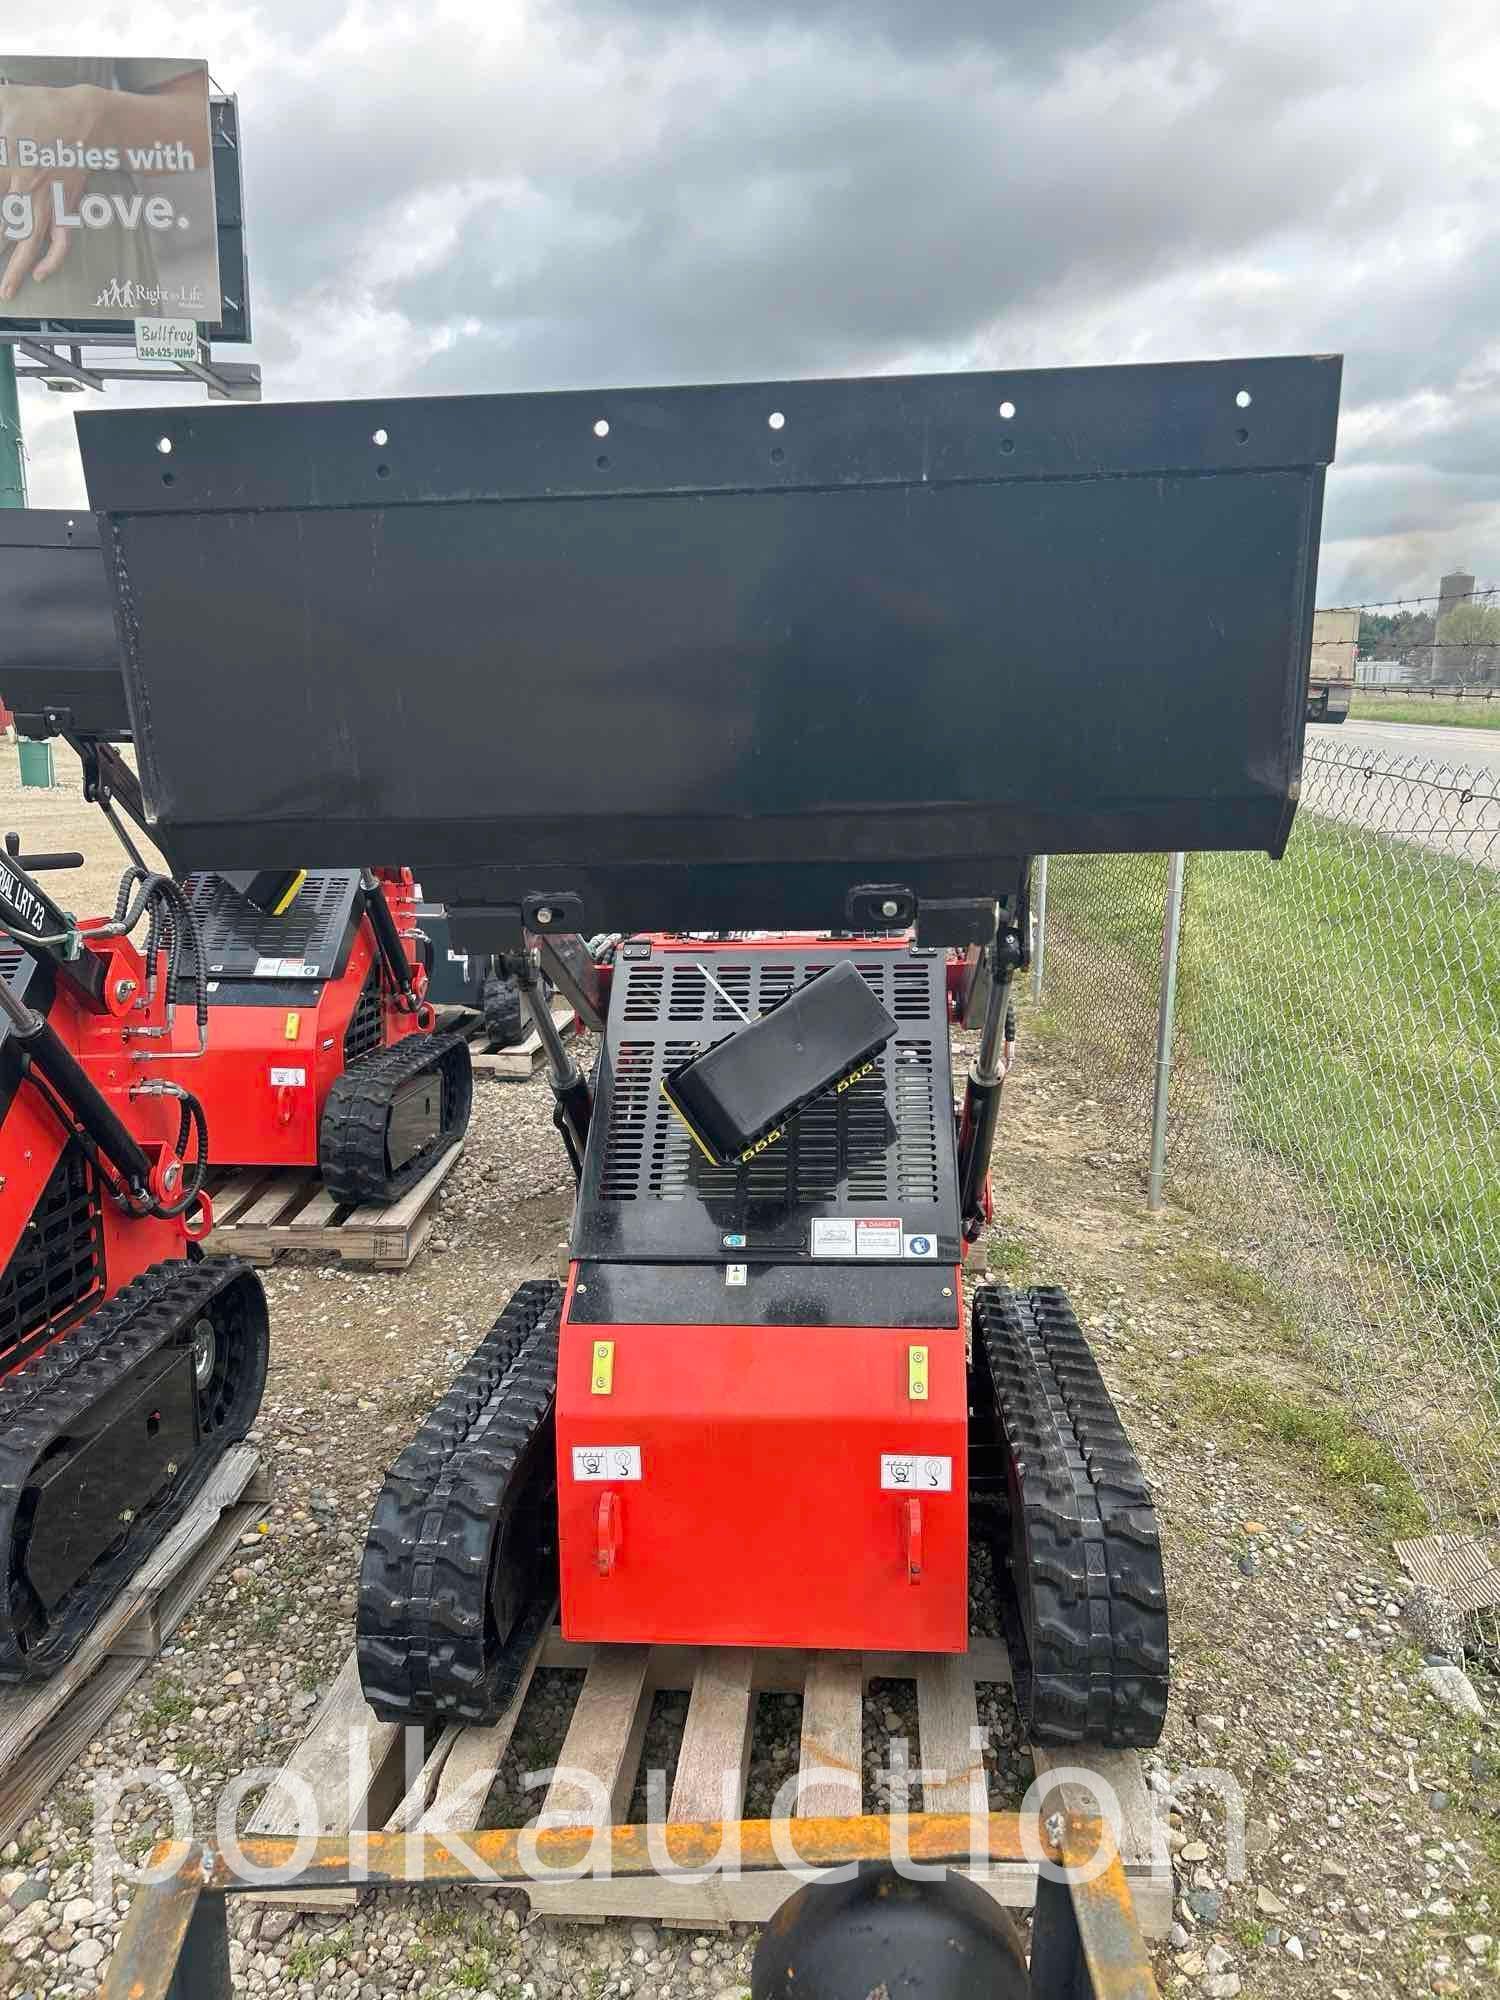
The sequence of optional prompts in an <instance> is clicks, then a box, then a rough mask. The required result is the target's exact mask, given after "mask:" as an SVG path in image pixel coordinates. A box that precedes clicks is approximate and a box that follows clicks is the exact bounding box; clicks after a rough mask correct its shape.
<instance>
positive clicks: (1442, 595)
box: [1438, 569, 1474, 622]
mask: <svg viewBox="0 0 1500 2000" xmlns="http://www.w3.org/2000/svg"><path fill="white" fill-rule="evenodd" d="M1473 595H1474V579H1473V577H1472V576H1470V574H1469V572H1468V571H1467V570H1465V569H1456V570H1453V571H1451V572H1450V574H1449V575H1447V576H1445V577H1444V578H1443V580H1442V582H1441V583H1440V584H1439V585H1438V619H1439V622H1441V621H1442V620H1443V619H1444V618H1446V617H1447V616H1448V613H1449V612H1450V611H1456V610H1457V609H1458V607H1459V605H1460V604H1467V603H1468V601H1469V600H1470V598H1471V597H1472V596H1473Z"/></svg>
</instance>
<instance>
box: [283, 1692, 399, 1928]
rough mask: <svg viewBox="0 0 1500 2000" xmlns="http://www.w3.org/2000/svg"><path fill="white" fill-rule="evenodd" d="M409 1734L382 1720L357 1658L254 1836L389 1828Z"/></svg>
mask: <svg viewBox="0 0 1500 2000" xmlns="http://www.w3.org/2000/svg"><path fill="white" fill-rule="evenodd" d="M403 1734H404V1732H403V1730H402V1729H401V1727H400V1725H399V1724H397V1723H394V1722H382V1721H381V1720H380V1719H379V1717H378V1716H377V1715H376V1714H375V1711H374V1710H373V1709H372V1708H371V1707H370V1705H369V1703H368V1702H367V1701H366V1700H365V1698H364V1695H363V1693H362V1691H361V1689H360V1685H359V1663H358V1661H357V1660H356V1658H355V1656H354V1654H353V1653H351V1654H350V1655H349V1657H348V1659H347V1660H345V1662H344V1664H343V1666H342V1667H341V1668H340V1669H339V1672H338V1676H337V1678H336V1679H335V1681H334V1683H333V1686H332V1687H331V1688H330V1689H329V1691H328V1694H327V1695H326V1696H325V1698H324V1700H323V1703H322V1706H321V1707H320V1708H319V1710H318V1712H317V1716H316V1718H315V1719H314V1722H313V1726H312V1728H311V1729H310V1730H309V1731H308V1733H307V1735H306V1736H304V1737H303V1739H302V1741H301V1742H300V1743H299V1744H298V1745H297V1748H296V1749H295V1750H294V1751H293V1752H292V1755H291V1756H290V1758H289V1759H288V1760H287V1762H286V1763H285V1764H284V1765H283V1766H282V1769H281V1772H280V1774H279V1775H278V1777H277V1779H276V1782H275V1783H274V1784H273V1785H272V1786H271V1788H270V1790H269V1791H268V1792H267V1793H266V1795H265V1797H264V1798H263V1799H262V1800H261V1802H260V1805H259V1806H258V1807H257V1808H256V1811H255V1816H254V1818H253V1819H252V1820H251V1822H250V1831H251V1832H252V1833H289V1834H295V1833H297V1832H299V1831H300V1830H302V1827H303V1825H304V1816H306V1819H307V1820H308V1821H310V1822H312V1823H311V1824H308V1825H307V1829H306V1830H307V1831H309V1832H315V1833H347V1832H349V1830H350V1828H351V1827H352V1826H354V1825H355V1824H356V1823H357V1822H361V1821H363V1822H365V1823H367V1824H370V1825H375V1826H383V1825H384V1824H385V1821H386V1819H387V1818H388V1817H389V1815H390V1813H391V1811H392V1810H393V1809H394V1807H395V1805H396V1802H397V1799H398V1798H399V1797H400V1795H401V1793H402V1791H404V1789H405V1785H404V1774H403V1771H402V1757H401V1753H402V1747H403V1745H402V1737H403ZM251 1893H252V1894H253V1896H254V1898H255V1900H257V1901H259V1900H261V1899H262V1898H264V1899H266V1900H268V1901H274V1902H278V1903H289V1904H290V1905H291V1906H292V1907H293V1908H294V1909H306V1910H330V1909H345V1908H347V1907H348V1906H349V1905H350V1904H351V1903H354V1902H357V1901H358V1900H359V1891H358V1889H357V1888H348V1889H316V1890H299V1889H264V1890H256V1891H253V1892H251Z"/></svg>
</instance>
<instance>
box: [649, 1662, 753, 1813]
mask: <svg viewBox="0 0 1500 2000" xmlns="http://www.w3.org/2000/svg"><path fill="white" fill-rule="evenodd" d="M752 1681H753V1665H752V1660H751V1655H750V1649H749V1648H748V1647H735V1648H730V1647H722V1648H721V1647H717V1646H714V1647H705V1649H704V1652H703V1657H702V1659H701V1660H700V1661H699V1663H698V1673H697V1678H696V1679H695V1680H694V1682H693V1693H692V1698H691V1700H690V1701H689V1702H688V1712H687V1722H686V1723H685V1725H684V1727H683V1732H682V1748H681V1750H680V1751H679V1752H678V1757H677V1775H676V1777H675V1778H674V1779H673V1781H672V1802H671V1805H670V1806H669V1807H668V1809H667V1818H668V1819H669V1820H682V1819H738V1818H739V1817H740V1814H741V1813H742V1811H743V1810H744V1803H745V1776H746V1772H747V1770H748V1769H749V1764H750V1732H751V1726H752V1724H753V1722H754V1719H755V1691H754V1687H753V1685H752Z"/></svg>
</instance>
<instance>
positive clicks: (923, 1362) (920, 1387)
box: [906, 1347, 927, 1403]
mask: <svg viewBox="0 0 1500 2000" xmlns="http://www.w3.org/2000/svg"><path fill="white" fill-rule="evenodd" d="M906 1393H907V1395H908V1396H909V1397H910V1398H911V1400H912V1401H913V1402H914V1403H925V1402H926V1401H927V1349H926V1348H925V1347H908V1348H907V1350H906Z"/></svg>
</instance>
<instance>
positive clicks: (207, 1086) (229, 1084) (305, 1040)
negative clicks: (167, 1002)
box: [155, 869, 426, 1167]
mask: <svg viewBox="0 0 1500 2000" xmlns="http://www.w3.org/2000/svg"><path fill="white" fill-rule="evenodd" d="M382 888H383V890H384V894H385V898H386V901H387V903H388V904H389V905H390V909H391V913H392V915H393V916H394V917H395V919H396V928H397V929H398V930H399V931H400V933H401V937H402V942H403V944H404V945H405V947H406V952H407V957H408V960H409V961H410V963H411V964H412V966H413V968H414V969H415V970H417V971H419V972H420V971H421V967H420V963H419V961H418V958H417V948H416V942H415V939H414V938H413V936H412V932H413V930H414V928H415V925H416V893H415V886H414V884H413V882H412V878H411V872H410V870H409V869H402V870H400V871H395V870H392V871H389V872H388V873H386V874H384V875H382ZM377 957H378V952H377V948H376V944H375V937H374V933H373V932H372V931H371V929H370V925H369V922H368V920H367V919H362V920H361V922H360V925H359V928H358V930H357V932H356V933H355V938H354V943H353V945H352V946H351V948H350V952H349V962H348V964H347V966H346V967H345V969H344V971H343V973H342V975H341V976H340V977H339V978H338V979H331V980H329V981H327V982H326V983H325V984H323V985H321V986H318V987H316V988H313V989H311V990H312V991H313V992H314V994H315V996H316V997H315V999H314V1001H313V1004H312V1005H310V1006H305V1007H237V1006H232V1005H227V1004H224V1003H222V1002H213V1003H212V1004H211V1006H210V1009H209V1033H208V1053H207V1054H206V1055H204V1056H196V1055H194V1054H193V1053H192V1052H193V1051H194V1050H196V1048H197V1046H198V1031H197V1025H196V1023H195V1021H194V1019H193V1014H192V1009H191V1008H186V1007H179V1008H178V1010H177V1016H176V1021H175V1024H174V1029H173V1034H172V1039H171V1041H170V1042H169V1043H168V1044H167V1046H168V1047H169V1048H170V1049H172V1050H173V1052H174V1053H175V1054H177V1055H178V1056H179V1057H181V1058H183V1060H181V1061H180V1062H174V1063H161V1064H157V1065H155V1067H156V1068H158V1069H159V1070H160V1071H161V1073H162V1074H163V1075H165V1076H168V1077H170V1078H171V1079H172V1081H173V1082H174V1083H180V1084H181V1085H182V1086H183V1088H184V1089H186V1090H191V1091H192V1093H193V1095H194V1096H195V1097H196V1098H197V1099H198V1101H199V1103H200V1104H202V1106H203V1111H204V1116H205V1117H206V1118H207V1120H208V1133H209V1139H210V1142H211V1148H212V1153H213V1161H214V1165H215V1166H216V1167H315V1166H316V1165H317V1164H318V1128H319V1125H320V1124H321V1122H322V1117H323V1106H324V1105H325V1103H326V1102H327V1100H328V1093H329V1091H330V1089H331V1088H332V1087H333V1084H334V1081H335V1079H336V1078H337V1077H339V1076H341V1075H342V1074H343V1070H344V1034H345V1031H346V1029H347V1028H348V1026H349V1020H350V1016H351V1015H352V1014H353V1012H354V1009H355V1007H356V1005H357V1004H358V1001H359V996H360V994H361V992H362V991H363V989H364V984H365V980H366V979H367V977H368V976H369V972H370V968H371V966H372V965H374V964H375V962H376V959H377ZM425 977H426V975H425V972H424V973H423V974H422V982H425ZM383 1014H384V1022H383V1027H384V1042H385V1044H386V1045H387V1046H388V1045H389V1044H391V1043H392V1042H399V1041H402V1040H404V1038H405V1037H406V1036H407V1035H412V1034H415V1033H416V1032H417V1031H418V1028H419V1027H420V1025H421V1024H420V1022H419V1021H418V1019H417V1017H416V1016H415V1015H413V1014H409V1013H406V1012H405V1011H404V1010H403V1009H402V1008H401V1007H400V1006H398V1005H397V1003H396V999H395V996H394V993H393V991H392V989H391V986H390V983H389V981H386V982H385V985H384V1007H383ZM277 1071H282V1072H289V1073H290V1076H291V1079H292V1080H290V1081H288V1080H287V1079H286V1077H285V1076H283V1078H282V1079H281V1080H279V1081H278V1080H277V1078H276V1075H275V1072H277ZM299 1078H300V1081H299V1080H297V1079H299Z"/></svg>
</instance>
